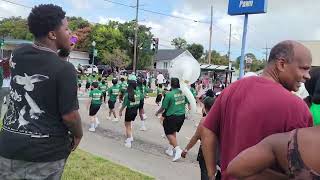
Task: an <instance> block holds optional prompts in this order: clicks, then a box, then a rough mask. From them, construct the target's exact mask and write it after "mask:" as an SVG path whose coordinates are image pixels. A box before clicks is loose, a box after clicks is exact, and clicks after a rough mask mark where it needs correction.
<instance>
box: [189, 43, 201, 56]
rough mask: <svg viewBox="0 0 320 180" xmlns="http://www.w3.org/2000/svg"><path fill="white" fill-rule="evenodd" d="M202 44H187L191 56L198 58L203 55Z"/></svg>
mask: <svg viewBox="0 0 320 180" xmlns="http://www.w3.org/2000/svg"><path fill="white" fill-rule="evenodd" d="M203 49H204V48H203V46H202V45H201V44H195V43H193V44H188V47H187V50H188V51H189V52H190V53H191V54H192V56H193V57H194V58H195V59H197V60H199V59H200V58H201V57H202V55H203Z"/></svg>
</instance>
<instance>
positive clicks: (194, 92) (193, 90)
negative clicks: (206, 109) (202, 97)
mask: <svg viewBox="0 0 320 180" xmlns="http://www.w3.org/2000/svg"><path fill="white" fill-rule="evenodd" d="M190 91H191V93H192V95H193V97H196V96H197V91H196V89H195V88H191V89H190Z"/></svg>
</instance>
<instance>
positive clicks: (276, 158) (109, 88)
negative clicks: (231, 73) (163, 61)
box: [0, 4, 320, 180]
mask: <svg viewBox="0 0 320 180" xmlns="http://www.w3.org/2000/svg"><path fill="white" fill-rule="evenodd" d="M28 26H29V30H30V32H31V33H32V34H33V35H34V37H35V40H34V44H30V45H25V46H23V47H21V48H19V49H17V50H15V51H14V52H13V53H12V56H11V58H10V59H9V60H4V61H1V67H2V68H0V69H1V71H2V72H1V73H0V74H1V75H2V78H1V79H2V81H1V82H2V86H1V87H2V88H1V91H0V110H1V106H2V104H3V99H4V97H5V96H7V98H6V103H7V105H8V110H7V111H6V113H5V116H4V118H3V127H2V130H1V131H0V179H4V180H7V179H61V175H62V173H63V169H64V166H65V163H66V161H67V159H68V156H69V155H70V153H71V152H72V151H73V150H75V149H76V148H77V146H78V145H79V143H80V141H81V139H82V136H83V132H82V123H81V117H80V114H79V102H78V96H77V94H78V92H79V91H82V89H83V88H82V86H83V85H84V86H83V87H84V89H85V93H87V94H88V96H89V100H88V102H87V109H88V115H89V117H90V118H88V119H89V121H90V127H89V128H88V131H90V132H95V130H96V128H98V127H99V124H100V121H99V119H98V118H97V113H98V111H99V110H100V109H101V106H102V105H103V104H107V105H108V108H109V115H108V117H107V119H108V120H112V121H114V122H118V121H119V119H121V118H120V117H122V115H123V111H125V113H124V116H125V117H124V126H125V133H124V134H125V136H126V140H125V143H124V146H125V147H128V148H131V147H132V142H133V141H134V138H133V132H132V131H133V129H132V122H133V121H134V120H135V119H136V117H137V116H138V115H139V117H140V120H141V128H140V130H142V131H145V130H147V127H146V124H145V120H146V119H147V116H146V115H145V110H144V100H145V98H146V97H147V96H148V92H149V91H150V90H149V86H148V84H149V83H148V82H147V81H148V80H147V79H148V78H147V79H146V78H145V77H143V76H139V75H135V74H129V75H128V76H125V77H120V78H113V79H112V80H111V83H109V81H108V80H107V79H106V78H104V77H99V76H98V75H88V76H86V77H82V76H77V74H76V71H75V68H74V67H73V65H72V64H70V63H69V62H67V61H65V58H66V57H67V56H68V54H69V52H70V50H71V47H72V46H73V45H74V44H72V43H70V38H71V33H70V31H69V28H68V22H67V18H66V16H65V12H64V11H63V10H62V8H61V7H59V6H56V5H52V4H46V5H39V6H36V7H34V8H33V9H32V10H31V13H30V15H29V17H28ZM311 62H312V56H311V53H310V51H309V50H308V49H307V48H306V47H305V46H303V45H302V44H300V43H299V42H296V41H283V42H280V43H278V44H277V45H275V46H274V47H273V48H272V49H271V52H270V56H269V59H268V61H267V64H266V67H265V69H264V71H263V74H262V75H261V76H250V77H245V78H243V79H240V80H238V81H236V82H234V83H232V84H230V85H229V86H228V87H224V86H223V85H222V83H219V82H218V81H217V82H215V83H214V84H213V86H212V87H210V85H209V84H210V83H209V82H208V78H207V77H205V78H203V79H202V80H199V81H197V82H196V83H194V84H191V85H190V92H191V93H192V94H193V98H195V99H197V102H198V104H202V105H203V109H202V110H203V111H202V115H203V118H202V120H201V121H200V124H199V125H198V126H197V129H196V131H195V133H194V135H193V137H192V138H191V139H190V142H189V143H188V144H187V145H186V147H185V148H182V146H181V144H180V145H179V143H178V141H177V133H178V132H179V131H180V130H181V128H182V126H183V124H184V121H185V119H186V116H187V112H188V110H190V109H191V106H190V105H189V104H190V101H189V100H190V99H187V98H186V96H185V94H183V92H182V91H181V90H180V80H179V79H178V78H177V77H171V79H170V80H169V81H167V80H166V79H165V78H164V76H163V74H161V73H159V74H158V75H157V87H156V89H154V90H155V92H156V95H157V97H156V99H155V105H158V106H159V109H158V111H156V112H154V113H155V116H156V117H159V119H160V121H161V122H162V126H163V130H164V132H165V136H166V137H167V140H168V143H169V145H168V148H167V149H166V150H165V153H166V154H167V155H169V156H171V157H172V161H177V160H179V159H180V158H181V157H184V158H186V157H187V155H188V152H189V151H190V149H191V148H192V147H193V146H194V145H195V144H196V143H197V141H199V140H200V141H201V145H200V148H199V151H198V158H197V160H198V161H199V166H200V170H201V179H202V180H212V179H223V180H233V179H249V180H251V179H272V180H277V179H297V180H298V179H303V180H308V179H310V180H311V179H320V166H319V164H320V163H319V160H318V159H317V158H316V157H317V149H318V147H320V143H319V142H318V141H317V134H318V133H320V131H319V130H318V127H314V125H318V124H319V121H320V113H319V104H320V96H319V94H320V93H319V89H320V85H319V79H320V69H319V68H313V69H312V70H311ZM9 67H10V69H9ZM310 70H311V71H310ZM83 82H85V83H83ZM302 83H304V84H305V87H306V90H307V92H308V96H307V97H306V98H305V99H302V98H299V97H297V96H296V95H294V93H293V92H295V91H298V90H299V89H300V88H301V84H302ZM0 85H1V84H0ZM117 102H119V103H120V105H121V106H120V110H119V111H118V112H117V111H116V108H115V107H116V106H115V104H116V103H117ZM0 113H1V112H0ZM199 178H200V177H199Z"/></svg>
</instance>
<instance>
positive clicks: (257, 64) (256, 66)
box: [235, 53, 265, 72]
mask: <svg viewBox="0 0 320 180" xmlns="http://www.w3.org/2000/svg"><path fill="white" fill-rule="evenodd" d="M245 57H247V58H251V59H252V63H251V65H250V66H249V68H247V70H248V71H252V72H256V71H259V70H261V69H263V68H264V66H265V61H261V60H259V59H257V58H256V56H255V55H254V54H253V53H247V54H246V55H245ZM240 59H241V56H239V57H238V58H237V60H236V62H235V67H236V68H237V69H239V68H240ZM245 63H246V62H245Z"/></svg>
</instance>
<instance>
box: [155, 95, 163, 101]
mask: <svg viewBox="0 0 320 180" xmlns="http://www.w3.org/2000/svg"><path fill="white" fill-rule="evenodd" d="M161 99H162V94H158V95H157V98H156V103H159V102H161Z"/></svg>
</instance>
